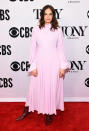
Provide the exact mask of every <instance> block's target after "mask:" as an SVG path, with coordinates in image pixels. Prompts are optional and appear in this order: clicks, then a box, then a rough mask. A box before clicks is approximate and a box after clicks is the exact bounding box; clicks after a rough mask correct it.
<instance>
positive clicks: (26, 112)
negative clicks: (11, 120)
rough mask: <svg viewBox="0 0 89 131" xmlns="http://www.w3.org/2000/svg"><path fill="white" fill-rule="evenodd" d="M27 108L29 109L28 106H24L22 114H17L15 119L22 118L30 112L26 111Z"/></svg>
mask: <svg viewBox="0 0 89 131" xmlns="http://www.w3.org/2000/svg"><path fill="white" fill-rule="evenodd" d="M28 109H29V107H28V106H25V107H24V111H23V113H22V115H21V116H19V117H18V118H16V121H18V120H22V119H24V118H25V117H26V116H27V115H28V114H29V113H30V112H28Z"/></svg>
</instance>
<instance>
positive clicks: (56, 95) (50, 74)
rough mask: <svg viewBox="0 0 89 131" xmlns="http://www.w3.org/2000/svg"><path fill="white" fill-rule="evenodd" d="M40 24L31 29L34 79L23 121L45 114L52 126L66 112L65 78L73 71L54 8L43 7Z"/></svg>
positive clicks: (31, 62) (31, 82)
mask: <svg viewBox="0 0 89 131" xmlns="http://www.w3.org/2000/svg"><path fill="white" fill-rule="evenodd" d="M40 16H41V17H40V20H39V25H37V26H35V27H34V28H33V30H32V39H31V48H30V49H31V50H30V59H29V63H30V65H31V66H30V68H29V71H28V72H29V75H30V77H31V81H30V87H29V92H28V95H27V99H26V103H25V107H24V111H23V114H22V115H21V116H19V117H18V118H17V119H16V120H22V119H23V118H25V117H26V116H27V114H29V113H31V111H32V112H34V110H37V111H38V114H39V113H42V114H46V119H45V123H46V125H48V124H50V123H51V122H52V120H53V118H52V116H53V114H55V115H56V110H57V109H60V110H62V111H64V97H63V79H64V77H65V73H66V72H67V71H68V70H69V69H70V66H69V63H68V62H67V60H66V57H65V50H64V42H63V34H62V31H61V28H60V27H59V25H58V21H57V19H56V16H55V9H54V8H53V7H52V6H51V5H46V6H44V7H43V9H42V10H41V13H40Z"/></svg>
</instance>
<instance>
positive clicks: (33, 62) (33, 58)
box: [28, 27, 37, 72]
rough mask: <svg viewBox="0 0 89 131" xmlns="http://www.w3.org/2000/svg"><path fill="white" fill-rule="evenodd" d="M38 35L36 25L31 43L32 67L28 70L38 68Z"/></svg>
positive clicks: (30, 56) (30, 57) (30, 59)
mask: <svg viewBox="0 0 89 131" xmlns="http://www.w3.org/2000/svg"><path fill="white" fill-rule="evenodd" d="M36 36H37V32H36V27H33V29H32V37H31V45H30V55H29V64H30V68H29V70H28V72H31V71H33V70H34V69H36V52H37V43H36V40H37V39H36Z"/></svg>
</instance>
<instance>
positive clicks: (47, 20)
mask: <svg viewBox="0 0 89 131" xmlns="http://www.w3.org/2000/svg"><path fill="white" fill-rule="evenodd" d="M52 17H53V13H52V11H51V9H50V8H48V9H46V10H45V13H44V21H45V24H47V23H50V22H51V21H52Z"/></svg>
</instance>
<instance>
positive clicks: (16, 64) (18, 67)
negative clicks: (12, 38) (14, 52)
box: [10, 61, 20, 71]
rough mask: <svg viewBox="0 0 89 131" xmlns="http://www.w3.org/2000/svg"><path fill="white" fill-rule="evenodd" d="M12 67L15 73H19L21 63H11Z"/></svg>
mask: <svg viewBox="0 0 89 131" xmlns="http://www.w3.org/2000/svg"><path fill="white" fill-rule="evenodd" d="M10 67H11V69H12V70H13V71H18V70H19V69H20V63H19V62H17V61H14V62H12V63H11V66H10Z"/></svg>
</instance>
